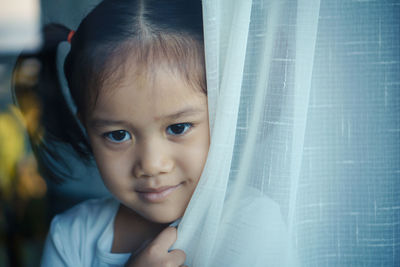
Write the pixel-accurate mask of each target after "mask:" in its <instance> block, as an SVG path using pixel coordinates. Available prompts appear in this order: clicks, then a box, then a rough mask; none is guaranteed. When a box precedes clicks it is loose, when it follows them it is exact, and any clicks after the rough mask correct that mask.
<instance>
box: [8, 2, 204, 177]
mask: <svg viewBox="0 0 400 267" xmlns="http://www.w3.org/2000/svg"><path fill="white" fill-rule="evenodd" d="M69 34H70V29H68V28H66V27H64V26H62V25H59V24H50V25H47V26H45V27H44V29H43V37H44V45H43V47H42V48H41V50H40V51H39V52H37V53H32V54H24V53H23V54H22V55H21V56H20V57H19V59H18V61H17V64H16V67H15V69H14V77H13V87H14V91H15V96H16V101H17V102H18V103H19V104H20V106H21V103H22V102H21V99H22V96H23V95H26V92H29V91H30V92H33V93H34V94H35V96H36V98H37V102H38V105H39V106H40V107H41V111H42V112H41V114H42V116H41V120H40V122H41V123H40V124H41V125H42V126H43V127H42V128H41V129H43V130H39V129H38V130H37V131H36V134H35V137H34V138H33V135H31V141H32V144H33V148H34V151H35V153H36V156H37V158H38V161H39V166H40V167H41V170H42V171H43V172H44V174H45V176H46V177H48V178H53V179H54V180H56V181H61V180H62V178H64V177H65V176H68V175H67V174H66V173H60V172H59V171H57V170H56V168H55V167H54V166H55V165H54V163H53V162H54V161H58V162H59V161H60V160H62V157H61V155H60V154H61V152H59V150H58V149H57V148H56V147H57V143H60V142H61V143H65V144H69V145H70V146H71V147H72V148H73V150H74V151H75V152H76V153H77V155H78V156H79V157H80V158H82V159H84V160H85V162H87V163H88V162H90V159H91V157H92V153H91V149H90V145H89V143H88V140H87V137H86V135H85V134H84V132H83V130H82V127H81V126H80V125H79V123H78V121H77V119H76V116H75V114H73V112H72V111H71V109H70V108H69V106H68V104H67V101H66V100H65V97H64V94H63V93H62V88H61V85H60V81H59V78H58V73H57V66H56V65H57V64H56V57H57V47H58V45H59V43H61V42H63V41H66V40H67V38H68V35H69ZM32 59H34V60H36V61H37V62H38V63H39V66H40V71H39V72H38V73H39V74H38V77H37V81H36V82H35V83H34V84H33V85H32V84H31V85H29V86H26V85H23V84H21V82H19V80H18V75H16V73H18V72H19V69H20V68H21V66H22V64H23V62H25V61H26V60H32ZM159 60H163V61H164V62H166V63H167V65H168V66H169V67H170V68H171V71H175V72H176V73H178V74H179V75H181V76H182V78H184V79H185V80H186V81H187V82H188V83H190V84H192V85H193V86H194V87H197V88H199V89H200V90H201V91H202V92H204V93H206V85H205V70H204V68H205V63H204V48H203V21H202V7H201V1H200V0H168V1H166V0H104V1H102V2H101V3H100V4H98V5H97V6H96V7H95V8H94V9H93V10H92V11H91V12H90V13H89V14H88V15H87V16H86V17H85V18H84V19H83V21H82V22H81V24H80V25H79V27H78V29H77V30H76V32H75V34H74V35H73V37H72V39H71V50H70V52H69V53H68V55H67V57H66V60H65V63H64V73H65V77H66V80H67V83H68V86H69V90H70V93H71V96H72V99H73V101H74V102H75V104H76V106H77V109H78V112H79V113H80V114H85V113H86V112H88V109H90V108H91V107H94V105H95V104H96V100H97V96H98V93H99V90H100V89H101V88H102V87H103V86H104V85H105V84H115V83H118V81H119V78H120V75H121V71H119V70H120V69H121V67H122V68H123V67H124V65H126V64H136V65H138V66H137V69H138V70H141V71H143V72H145V73H147V74H148V75H149V74H150V73H152V71H151V69H152V68H154V67H155V66H156V65H157V62H159ZM132 61H133V63H132ZM104 87H105V86H104ZM21 108H22V107H21ZM38 136H39V137H38Z"/></svg>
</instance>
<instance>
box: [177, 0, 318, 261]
mask: <svg viewBox="0 0 400 267" xmlns="http://www.w3.org/2000/svg"><path fill="white" fill-rule="evenodd" d="M203 8H204V18H205V20H204V25H205V45H206V62H207V82H208V92H209V110H210V121H211V147H210V152H209V156H208V160H207V164H206V167H205V170H204V172H203V176H202V178H201V180H200V183H199V186H198V188H197V189H196V192H195V194H194V196H193V199H192V201H191V203H190V205H189V207H188V209H187V212H186V214H185V216H184V218H183V220H182V222H181V224H180V226H179V228H178V229H179V239H178V242H177V244H176V246H177V247H181V248H183V249H184V250H185V251H186V252H187V254H188V255H189V257H188V261H187V263H188V265H189V266H285V264H286V265H290V266H293V265H296V263H295V262H296V261H295V255H294V254H295V253H293V249H292V245H291V243H292V241H293V240H292V238H291V231H292V225H293V221H294V219H293V217H294V210H295V204H296V193H297V188H298V180H299V173H300V165H301V160H302V150H303V140H304V132H305V125H306V114H307V106H308V96H309V90H310V84H311V72H312V62H313V57H314V47H315V39H316V29H317V24H318V12H319V1H298V2H294V1H265V0H263V1H203Z"/></svg>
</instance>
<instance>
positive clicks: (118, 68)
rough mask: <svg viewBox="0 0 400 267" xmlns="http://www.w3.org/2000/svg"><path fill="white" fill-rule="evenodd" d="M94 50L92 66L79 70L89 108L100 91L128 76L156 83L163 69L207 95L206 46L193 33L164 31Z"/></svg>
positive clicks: (108, 90)
mask: <svg viewBox="0 0 400 267" xmlns="http://www.w3.org/2000/svg"><path fill="white" fill-rule="evenodd" d="M106 51H107V52H108V53H105V52H106ZM92 53H93V54H92V55H93V56H91V59H92V60H91V61H92V62H90V64H88V65H90V66H91V68H89V70H86V73H85V74H84V72H79V75H81V77H80V78H78V80H80V81H81V82H82V83H84V84H86V88H87V89H89V90H85V91H86V92H87V95H86V96H85V99H86V104H89V105H88V107H89V109H91V108H93V107H94V106H95V105H96V102H97V98H98V96H99V93H102V92H106V91H107V93H111V92H112V89H113V88H115V87H117V86H118V85H120V84H121V82H123V81H124V77H126V75H129V76H133V77H134V78H135V79H138V82H147V83H152V82H153V81H154V79H155V78H156V75H157V72H158V71H160V70H162V71H166V72H168V73H170V74H171V75H174V76H175V77H178V78H180V79H182V80H183V81H184V82H186V83H187V84H188V86H189V87H192V88H194V89H195V90H199V91H200V92H202V93H204V94H207V87H206V72H205V60H204V45H203V43H202V42H201V41H199V40H196V39H194V38H191V37H189V36H184V35H179V34H165V33H164V34H158V35H151V36H150V37H146V38H137V39H136V38H135V39H133V40H132V39H128V40H126V41H125V42H123V43H122V44H120V45H118V46H117V47H114V48H111V47H109V46H108V47H106V46H105V47H97V49H96V51H92ZM82 85H83V84H81V86H82ZM82 104H83V103H82ZM84 107H85V105H81V108H82V109H83V108H84Z"/></svg>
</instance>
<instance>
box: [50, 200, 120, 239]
mask: <svg viewBox="0 0 400 267" xmlns="http://www.w3.org/2000/svg"><path fill="white" fill-rule="evenodd" d="M117 207H118V203H117V201H116V200H114V199H113V198H110V197H107V198H100V199H90V200H86V201H84V202H82V203H80V204H78V205H76V206H74V207H72V208H70V209H69V210H67V211H65V212H63V213H61V214H59V215H57V216H55V217H54V219H53V220H52V223H51V227H50V233H51V234H54V233H56V232H60V231H62V232H61V233H68V234H71V233H79V234H83V233H85V235H87V234H88V232H87V230H89V229H94V228H97V227H98V226H101V225H102V224H106V223H107V222H106V220H107V219H109V218H110V217H111V216H112V214H113V212H114V209H116V208H117ZM96 226H97V227H96Z"/></svg>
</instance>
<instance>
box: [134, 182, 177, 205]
mask: <svg viewBox="0 0 400 267" xmlns="http://www.w3.org/2000/svg"><path fill="white" fill-rule="evenodd" d="M181 185H182V183H180V184H177V185H174V186H164V187H159V188H141V189H137V190H136V192H137V193H138V194H139V197H140V198H141V199H143V200H145V201H146V202H153V203H157V202H162V201H164V200H165V199H166V198H167V197H168V196H169V195H170V194H172V193H173V192H174V191H175V190H176V189H177V188H178V187H180V186H181Z"/></svg>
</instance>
